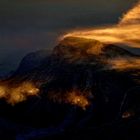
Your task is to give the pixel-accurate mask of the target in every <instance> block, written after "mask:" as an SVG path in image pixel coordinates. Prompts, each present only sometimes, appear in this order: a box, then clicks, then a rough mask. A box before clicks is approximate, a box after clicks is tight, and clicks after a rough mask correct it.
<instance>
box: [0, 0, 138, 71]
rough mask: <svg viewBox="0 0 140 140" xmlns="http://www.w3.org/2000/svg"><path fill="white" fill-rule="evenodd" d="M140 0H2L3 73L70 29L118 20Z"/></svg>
mask: <svg viewBox="0 0 140 140" xmlns="http://www.w3.org/2000/svg"><path fill="white" fill-rule="evenodd" d="M136 1H137V0H0V73H1V74H2V73H5V72H8V71H11V70H14V69H15V68H16V67H17V65H18V63H19V62H20V61H21V59H22V58H23V57H24V56H25V55H26V54H27V53H29V52H32V51H36V50H39V49H51V48H53V47H54V46H55V44H56V42H57V38H58V37H59V36H60V35H62V34H63V33H65V32H67V31H68V30H70V29H76V28H84V27H92V26H99V25H106V24H113V23H117V22H118V20H119V18H120V17H121V15H122V14H123V13H125V12H126V11H127V10H128V9H129V8H130V7H132V6H133V4H134V3H135V2H136Z"/></svg>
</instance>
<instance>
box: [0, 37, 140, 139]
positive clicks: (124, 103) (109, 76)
mask: <svg viewBox="0 0 140 140" xmlns="http://www.w3.org/2000/svg"><path fill="white" fill-rule="evenodd" d="M118 58H121V59H128V58H129V60H130V59H134V58H137V59H139V57H138V56H135V55H133V54H132V53H130V52H128V51H127V50H125V49H123V48H120V47H118V46H116V45H111V44H103V43H101V42H99V41H96V40H88V39H83V38H73V37H69V38H65V39H64V40H62V41H61V42H60V43H59V44H58V45H57V46H56V47H55V48H54V50H53V52H52V54H50V55H46V54H43V55H42V52H41V53H33V54H29V55H27V56H26V57H25V58H24V59H23V60H22V62H21V64H20V66H19V69H18V70H17V72H16V73H15V74H14V75H13V76H12V77H10V78H9V79H6V80H5V81H3V83H4V82H5V83H8V85H12V83H19V82H25V81H31V82H33V83H35V85H37V86H38V87H39V89H40V93H39V96H35V97H31V98H29V99H28V100H26V101H25V102H22V103H19V104H17V105H15V106H14V107H11V106H10V105H7V104H6V103H5V102H4V101H2V100H1V102H0V103H1V106H0V108H1V109H0V110H1V111H0V113H1V114H2V116H3V117H4V118H6V119H8V120H10V121H13V122H15V123H18V124H20V126H19V125H18V126H17V125H16V126H15V125H14V126H13V127H14V128H20V129H21V131H19V132H18V131H17V129H14V128H13V127H12V128H13V131H14V133H16V134H15V135H16V136H17V139H21V138H24V139H41V138H44V139H46V138H48V139H49V138H50V139H52V138H53V139H54V138H64V139H66V138H69V139H70V138H71V139H74V135H75V134H76V136H77V137H78V138H82V136H83V135H82V134H84V135H85V136H88V132H89V133H90V135H91V136H92V137H93V138H95V139H99V136H97V133H98V134H99V133H101V134H103V137H104V139H105V138H107V136H108V135H110V136H111V138H110V139H114V135H113V134H114V133H113V132H115V134H116V135H118V134H117V132H118V131H117V132H116V129H117V128H118V127H120V126H121V128H120V130H119V131H120V136H121V137H125V136H126V133H127V132H128V131H129V129H128V128H126V127H123V125H124V126H125V124H124V123H125V122H124V121H123V119H125V121H127V122H126V123H127V124H128V125H129V123H130V125H131V126H130V127H133V126H134V127H135V125H136V124H135V123H131V121H133V119H134V120H135V119H136V120H135V122H137V123H140V122H139V121H138V120H137V119H138V118H139V113H140V110H139V106H140V104H139V102H138V101H137V102H136V104H135V100H136V99H139V94H138V92H139V84H140V81H139V79H140V73H139V69H127V70H126V69H125V70H124V69H123V70H120V69H119V70H118V69H113V68H110V63H109V62H110V61H111V60H112V59H118ZM133 92H135V94H134V96H133V98H132V99H131V100H130V98H131V94H133ZM127 94H128V95H127ZM3 110H5V111H3ZM11 112H12V113H11ZM56 116H57V117H56ZM17 119H18V121H17ZM112 122H113V123H112ZM132 124H133V125H132ZM10 125H12V124H11V123H10ZM24 125H28V126H31V127H33V128H38V129H32V128H28V129H29V132H25V133H24V134H22V133H21V132H23V130H24V129H25V127H24ZM100 126H101V128H100ZM42 127H45V128H46V129H40V128H42ZM26 129H27V127H26ZM101 129H102V130H103V131H100V130H101ZM126 129H127V130H126ZM7 130H8V128H7V127H6V130H5V131H4V133H6V132H7ZM110 130H112V131H113V132H112V131H111V132H110ZM125 130H126V131H125ZM8 131H10V132H11V129H10V130H8ZM91 131H92V132H93V131H94V132H95V133H94V134H96V136H95V137H94V135H93V133H91ZM81 132H82V133H81ZM17 133H18V134H17ZM19 133H20V134H19ZM118 133H119V132H118ZM11 135H12V134H11ZM15 135H14V134H13V135H12V136H13V137H15ZM70 135H71V137H69V136H70ZM132 136H133V134H132ZM103 137H102V138H103Z"/></svg>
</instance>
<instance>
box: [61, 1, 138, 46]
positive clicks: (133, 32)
mask: <svg viewBox="0 0 140 140" xmlns="http://www.w3.org/2000/svg"><path fill="white" fill-rule="evenodd" d="M70 36H72V37H81V38H87V39H94V40H99V41H100V42H103V43H115V44H116V43H117V44H125V45H128V46H131V47H135V48H140V2H139V3H138V4H137V5H136V6H135V7H134V8H132V9H131V10H129V11H128V13H126V14H125V15H124V16H123V18H122V20H121V21H120V22H119V23H118V24H117V25H111V26H106V27H104V26H103V27H97V28H93V29H91V28H90V29H85V30H79V31H74V32H70V33H68V34H66V35H64V36H63V37H62V39H63V38H66V37H70Z"/></svg>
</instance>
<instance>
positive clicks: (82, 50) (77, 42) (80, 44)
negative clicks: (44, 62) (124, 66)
mask: <svg viewBox="0 0 140 140" xmlns="http://www.w3.org/2000/svg"><path fill="white" fill-rule="evenodd" d="M53 53H54V54H56V55H57V56H60V57H64V58H72V57H73V58H75V57H76V58H85V57H86V58H87V57H89V56H95V57H96V56H98V57H103V56H104V57H120V56H124V55H125V56H132V54H131V53H130V52H128V51H127V50H125V49H123V48H121V47H119V46H116V45H113V44H104V43H102V42H100V41H98V40H94V39H86V38H79V37H66V38H64V39H63V40H62V41H61V42H60V43H59V44H58V45H57V46H56V47H55V48H54V51H53Z"/></svg>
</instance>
